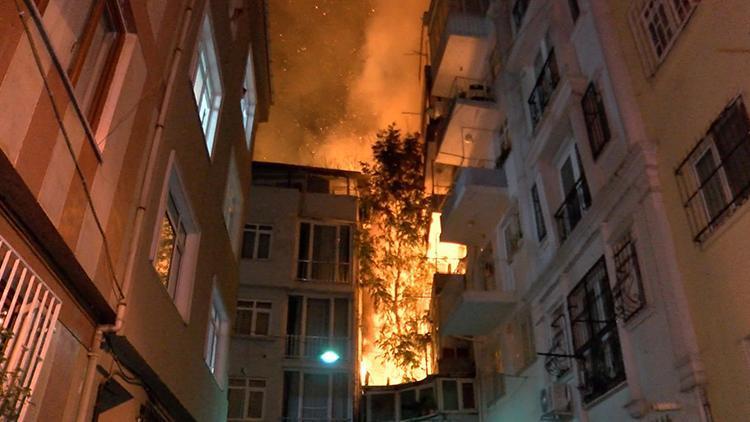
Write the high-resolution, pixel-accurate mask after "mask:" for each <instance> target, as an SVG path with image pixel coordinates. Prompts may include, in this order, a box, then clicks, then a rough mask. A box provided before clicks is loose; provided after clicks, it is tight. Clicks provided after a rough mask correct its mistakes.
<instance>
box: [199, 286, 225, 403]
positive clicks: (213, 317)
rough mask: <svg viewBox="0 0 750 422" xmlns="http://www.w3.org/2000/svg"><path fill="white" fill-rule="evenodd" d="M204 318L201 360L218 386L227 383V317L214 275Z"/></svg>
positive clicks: (221, 386) (222, 386)
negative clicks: (204, 326)
mask: <svg viewBox="0 0 750 422" xmlns="http://www.w3.org/2000/svg"><path fill="white" fill-rule="evenodd" d="M207 317H208V318H207V320H206V338H205V345H204V349H203V361H204V363H205V364H206V368H207V369H208V370H209V372H210V373H211V374H212V375H213V376H214V378H215V379H216V382H217V383H218V384H219V387H220V388H222V389H223V388H224V386H225V385H226V383H227V379H226V368H227V365H228V353H229V344H228V342H229V317H228V315H227V310H226V307H225V306H224V301H223V299H222V297H221V292H220V291H219V287H218V283H217V280H216V276H214V280H213V287H212V289H211V299H210V301H209V308H208V315H207Z"/></svg>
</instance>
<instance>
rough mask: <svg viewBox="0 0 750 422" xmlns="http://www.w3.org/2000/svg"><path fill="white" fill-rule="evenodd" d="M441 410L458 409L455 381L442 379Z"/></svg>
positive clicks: (456, 383)
mask: <svg viewBox="0 0 750 422" xmlns="http://www.w3.org/2000/svg"><path fill="white" fill-rule="evenodd" d="M443 410H459V408H458V382H457V381H454V380H443Z"/></svg>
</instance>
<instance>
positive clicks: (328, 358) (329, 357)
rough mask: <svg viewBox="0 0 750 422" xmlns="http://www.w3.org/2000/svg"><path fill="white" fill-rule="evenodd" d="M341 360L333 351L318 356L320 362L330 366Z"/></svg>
mask: <svg viewBox="0 0 750 422" xmlns="http://www.w3.org/2000/svg"><path fill="white" fill-rule="evenodd" d="M340 358H341V356H339V354H338V353H336V352H334V351H333V350H326V351H325V352H323V354H321V355H320V360H322V361H323V362H324V363H328V364H332V363H336V361H338V360H339V359H340Z"/></svg>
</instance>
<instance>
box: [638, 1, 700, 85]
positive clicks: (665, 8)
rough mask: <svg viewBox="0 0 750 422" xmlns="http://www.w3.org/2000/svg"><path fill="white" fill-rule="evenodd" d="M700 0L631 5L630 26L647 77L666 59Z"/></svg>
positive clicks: (640, 2) (648, 2)
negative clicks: (647, 73)
mask: <svg viewBox="0 0 750 422" xmlns="http://www.w3.org/2000/svg"><path fill="white" fill-rule="evenodd" d="M698 3H700V0H641V1H637V2H634V3H633V6H632V9H631V10H630V24H631V28H632V30H633V34H634V35H635V38H636V41H637V42H638V46H639V49H640V50H641V56H642V57H643V60H644V65H645V66H646V69H647V71H648V72H649V73H654V72H655V71H656V68H657V67H658V66H659V64H661V62H662V61H664V59H665V58H666V56H667V54H668V53H669V51H670V49H671V48H672V46H673V45H674V43H675V41H676V40H677V37H678V35H679V34H680V32H681V31H682V29H683V28H684V26H685V24H686V23H687V22H688V20H689V18H690V16H691V15H692V14H693V11H694V10H695V8H696V7H698Z"/></svg>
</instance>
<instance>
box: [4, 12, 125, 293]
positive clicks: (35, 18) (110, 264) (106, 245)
mask: <svg viewBox="0 0 750 422" xmlns="http://www.w3.org/2000/svg"><path fill="white" fill-rule="evenodd" d="M29 1H31V0H24V2H26V3H28V2H29ZM19 2H20V0H15V2H14V3H15V5H16V10H17V11H18V19H19V20H20V21H21V25H22V26H23V28H24V33H25V35H26V38H27V39H28V42H29V46H30V47H31V52H32V55H33V57H34V62H35V63H36V67H37V71H38V72H39V75H40V77H41V78H42V81H43V82H44V89H45V92H46V94H47V98H48V99H49V101H50V105H51V108H52V111H53V114H54V116H55V120H56V122H57V125H58V127H59V128H60V133H61V134H62V135H63V139H64V140H65V144H66V146H67V150H68V152H69V153H70V156H71V158H72V160H73V163H74V165H75V170H76V174H77V175H78V178H79V179H80V182H81V185H82V187H83V192H84V194H85V196H86V200H87V201H88V204H89V207H90V208H91V215H92V216H93V217H94V222H95V224H96V227H97V229H98V230H99V233H100V234H101V237H102V248H103V249H104V254H105V258H106V263H107V269H108V270H109V273H110V276H111V277H112V282H113V283H112V284H113V286H112V287H113V289H112V290H113V292H114V293H115V295H116V296H118V299H120V300H121V299H124V298H125V294H124V292H123V291H122V285H121V284H120V282H119V281H118V279H117V274H115V270H114V264H113V260H112V255H111V254H110V250H109V242H108V240H107V236H106V234H105V232H104V228H103V226H102V223H101V220H99V215H98V214H97V212H96V208H95V207H94V201H93V198H92V197H91V191H90V188H89V186H88V182H86V177H85V176H84V174H83V170H82V169H81V165H80V163H79V162H78V158H77V157H76V153H75V150H74V148H73V144H72V142H71V140H70V136H69V134H68V131H67V129H66V128H65V124H64V123H63V119H62V117H61V115H60V110H58V106H57V103H56V102H55V95H54V93H53V92H52V88H51V87H50V83H49V79H47V75H46V74H45V72H44V66H43V65H42V60H41V57H40V54H39V50H38V48H37V45H36V42H35V41H34V39H33V38H34V37H33V36H32V34H31V30H30V29H29V25H28V23H27V22H26V19H24V15H25V14H26V12H25V11H24V10H22V8H21V5H20V4H19ZM31 7H32V6H29V5H28V4H27V5H26V8H27V9H28V10H29V12H30V14H31V18H32V20H33V21H34V24H35V25H36V26H37V29H38V30H39V33H40V35H41V37H42V39H43V41H44V43H45V45H46V47H47V50H48V51H49V53H50V57H51V58H52V60H53V62H55V64H56V65H57V67H58V69H60V68H61V65H60V64H59V62H58V59H57V56H56V55H55V53H54V51H53V50H52V49H51V46H50V45H49V39H48V38H47V37H46V35H45V32H44V28H43V26H42V23H41V21H40V20H39V16H38V14H37V13H35V12H34V11H32V9H31ZM61 78H63V79H65V78H66V77H65V75H61ZM71 101H73V102H75V101H76V100H75V98H71ZM87 134H88V133H87ZM88 135H90V134H88Z"/></svg>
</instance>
